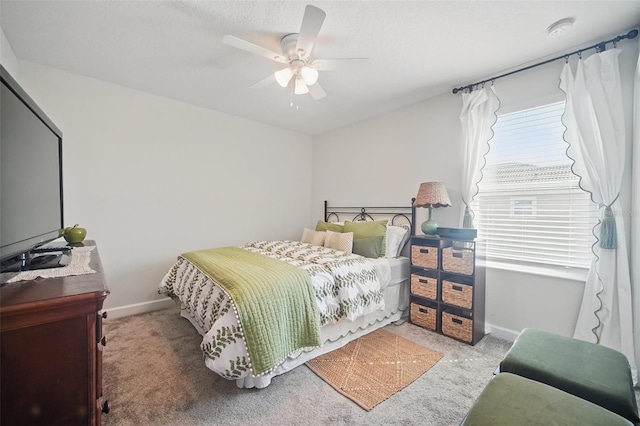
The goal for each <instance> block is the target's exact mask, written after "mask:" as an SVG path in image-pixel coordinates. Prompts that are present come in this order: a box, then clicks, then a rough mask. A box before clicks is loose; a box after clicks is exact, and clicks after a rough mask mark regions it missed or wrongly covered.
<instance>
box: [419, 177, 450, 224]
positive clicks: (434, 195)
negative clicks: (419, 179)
mask: <svg viewBox="0 0 640 426" xmlns="http://www.w3.org/2000/svg"><path fill="white" fill-rule="evenodd" d="M413 205H414V206H415V207H427V208H428V209H429V218H428V219H427V220H425V221H424V222H423V223H422V227H421V228H422V232H423V233H424V234H425V235H435V234H436V232H437V230H438V223H437V222H436V221H435V220H434V219H433V209H434V207H451V200H450V199H449V194H448V193H447V188H445V186H444V183H442V182H425V183H421V184H420V189H418V195H417V196H416V200H415V201H414V202H413Z"/></svg>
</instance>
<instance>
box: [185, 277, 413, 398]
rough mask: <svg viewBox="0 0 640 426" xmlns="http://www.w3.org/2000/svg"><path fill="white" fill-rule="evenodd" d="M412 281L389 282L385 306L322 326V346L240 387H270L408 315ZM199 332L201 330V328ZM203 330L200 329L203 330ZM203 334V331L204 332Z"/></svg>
mask: <svg viewBox="0 0 640 426" xmlns="http://www.w3.org/2000/svg"><path fill="white" fill-rule="evenodd" d="M409 292H410V282H409V280H405V281H402V282H400V283H395V284H393V283H392V284H390V285H388V286H387V287H386V288H385V289H384V290H383V297H384V303H385V309H384V310H380V311H376V312H372V313H371V314H369V315H365V316H364V317H360V318H358V319H356V320H355V321H349V320H347V319H343V320H341V321H338V322H337V323H332V324H327V325H325V326H323V327H322V328H321V329H320V332H321V335H322V342H323V344H322V346H320V347H317V348H315V349H312V350H310V351H305V350H300V351H297V352H294V353H293V354H292V355H291V356H289V357H288V358H287V359H286V360H285V361H284V362H283V363H282V364H280V365H279V366H278V367H276V369H275V370H274V371H273V372H271V373H270V374H266V375H262V376H258V377H253V376H246V377H243V378H240V379H237V380H236V385H237V386H238V387H239V388H264V387H267V386H269V384H270V383H271V379H272V378H274V377H275V376H279V375H280V374H284V373H286V372H287V371H290V370H292V369H294V368H295V367H298V366H299V365H302V364H304V363H305V362H307V361H309V360H310V359H312V358H315V357H317V356H319V355H322V354H325V353H327V352H331V351H333V350H336V349H338V348H341V347H342V346H344V345H346V344H347V343H349V342H351V341H352V340H355V339H357V338H358V337H361V336H364V335H365V334H368V333H371V332H372V331H374V330H377V329H379V328H381V327H384V326H386V325H389V324H391V323H393V322H396V321H399V320H401V319H406V318H408V316H409ZM180 314H181V315H182V316H183V317H184V318H186V319H188V320H189V321H190V322H191V324H193V325H194V327H195V328H196V329H197V330H199V327H198V326H197V325H196V323H195V321H194V320H192V318H191V316H190V315H189V313H188V312H187V311H186V310H182V311H181V312H180ZM199 331H200V330H199ZM200 332H201V331H200ZM201 333H202V332H201Z"/></svg>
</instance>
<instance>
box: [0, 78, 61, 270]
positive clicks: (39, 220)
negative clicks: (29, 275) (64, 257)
mask: <svg viewBox="0 0 640 426" xmlns="http://www.w3.org/2000/svg"><path fill="white" fill-rule="evenodd" d="M0 68H1V70H0V71H1V73H2V74H1V76H2V87H1V89H0V90H1V93H0V261H2V264H3V265H4V266H6V265H7V263H11V259H12V258H18V257H20V256H22V257H24V255H25V254H27V257H29V256H28V253H29V252H30V251H31V250H32V249H34V248H36V247H37V246H39V245H42V244H44V243H47V242H49V241H52V240H54V239H56V238H57V237H58V231H59V230H60V229H61V228H63V226H64V222H63V205H62V132H61V131H60V130H59V129H58V128H57V127H56V126H55V125H54V124H53V123H52V122H51V120H50V119H49V118H48V117H47V116H46V115H45V114H44V112H43V111H42V110H41V109H40V108H39V107H38V106H37V105H36V103H35V102H34V101H33V100H32V99H31V98H30V97H29V96H28V95H27V93H26V92H25V91H24V90H23V89H22V88H21V87H20V86H19V85H18V83H17V82H16V81H15V80H14V79H13V78H12V77H11V76H10V75H9V74H8V72H7V71H6V70H5V69H4V68H3V67H0ZM7 261H9V262H7ZM2 269H6V267H3V268H2Z"/></svg>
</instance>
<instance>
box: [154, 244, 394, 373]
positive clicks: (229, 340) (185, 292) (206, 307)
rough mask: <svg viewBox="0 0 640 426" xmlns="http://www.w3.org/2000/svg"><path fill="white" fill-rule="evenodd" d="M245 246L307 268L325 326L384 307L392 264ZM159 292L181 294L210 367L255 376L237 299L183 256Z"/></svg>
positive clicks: (305, 248) (329, 252)
mask: <svg viewBox="0 0 640 426" xmlns="http://www.w3.org/2000/svg"><path fill="white" fill-rule="evenodd" d="M243 248H244V249H246V250H250V251H253V252H256V253H260V254H263V255H265V256H269V257H272V258H275V259H279V260H282V261H285V262H288V263H290V264H292V265H295V266H298V267H300V268H302V269H304V270H306V271H307V272H308V273H309V275H310V276H311V283H312V286H313V289H314V291H315V295H316V304H317V306H318V312H319V315H320V325H321V326H322V325H326V324H330V323H334V322H337V321H339V320H341V319H343V318H347V319H349V320H351V321H353V320H354V319H356V318H359V317H361V316H363V315H367V314H369V313H371V312H375V311H377V310H380V309H383V308H384V301H383V298H382V290H381V289H382V288H383V287H385V286H386V285H387V284H388V282H389V280H390V268H389V263H388V262H384V261H372V260H371V259H367V258H364V257H362V256H358V255H355V254H346V253H344V252H341V251H337V250H333V249H328V248H324V247H319V246H313V245H310V244H306V243H301V242H298V241H256V242H253V243H249V244H247V245H245V246H244V247H243ZM159 291H160V292H162V293H166V294H167V295H169V296H171V297H174V298H178V299H179V300H180V303H181V307H182V309H183V310H186V311H187V313H188V314H189V316H190V317H191V322H192V323H193V325H194V326H195V327H196V328H197V329H198V331H199V332H200V334H202V336H203V339H202V343H201V345H200V347H201V349H202V351H203V353H204V358H205V364H206V366H207V367H208V368H209V369H211V370H213V371H215V372H216V373H218V374H220V375H221V376H223V377H225V378H227V379H230V380H235V379H239V378H242V377H246V376H247V375H253V373H252V371H251V360H250V358H249V354H248V352H247V348H246V344H245V341H244V336H243V334H242V327H241V326H240V324H239V322H238V317H237V315H236V313H235V307H234V306H233V301H232V300H231V299H230V298H229V297H228V295H227V294H226V293H225V291H224V290H223V289H222V288H221V287H219V286H218V285H217V284H216V283H214V282H213V281H212V280H211V279H210V278H209V277H208V276H206V275H205V274H204V273H203V272H201V271H200V270H199V269H198V268H196V267H195V266H194V265H193V264H191V263H189V262H188V261H187V260H185V259H184V258H182V257H179V258H178V261H177V262H176V263H175V264H174V265H173V267H172V268H171V269H170V270H169V272H168V273H167V274H166V276H165V277H164V278H163V280H162V282H161V283H160V287H159ZM282 361H284V360H281V362H282ZM273 367H274V368H275V367H277V366H273Z"/></svg>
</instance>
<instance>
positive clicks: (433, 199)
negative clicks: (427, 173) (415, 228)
mask: <svg viewBox="0 0 640 426" xmlns="http://www.w3.org/2000/svg"><path fill="white" fill-rule="evenodd" d="M413 205H414V206H415V207H451V200H450V199H449V194H448V193H447V188H446V187H445V186H444V183H442V182H425V183H421V184H420V189H418V195H417V196H416V201H415V202H414V203H413Z"/></svg>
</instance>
